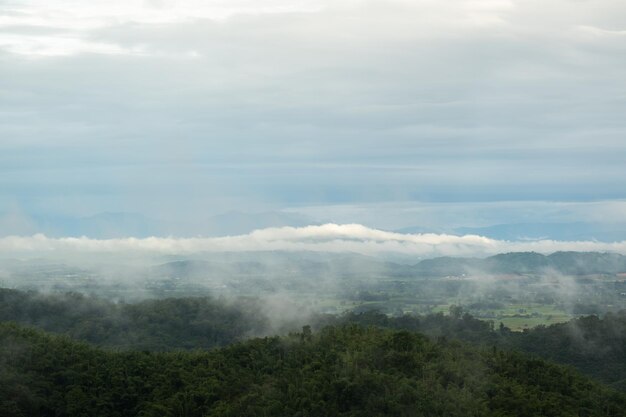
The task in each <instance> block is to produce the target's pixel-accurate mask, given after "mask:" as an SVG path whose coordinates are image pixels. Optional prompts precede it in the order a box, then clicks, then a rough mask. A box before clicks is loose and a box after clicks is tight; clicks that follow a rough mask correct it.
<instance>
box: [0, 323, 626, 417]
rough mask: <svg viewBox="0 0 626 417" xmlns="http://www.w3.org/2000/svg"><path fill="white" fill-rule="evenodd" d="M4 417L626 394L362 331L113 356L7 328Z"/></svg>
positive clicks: (483, 407)
mask: <svg viewBox="0 0 626 417" xmlns="http://www.w3.org/2000/svg"><path fill="white" fill-rule="evenodd" d="M0 349H1V350H2V351H1V352H0V361H1V362H0V366H1V369H2V372H0V415H2V416H7V417H12V416H35V415H37V416H58V417H62V416H93V417H95V416H103V417H104V416H106V417H116V416H155V417H156V416H158V417H163V416H188V417H194V416H233V417H235V416H237V417H243V416H302V417H304V416H311V417H313V416H315V417H317V416H329V417H331V416H354V417H356V416H446V417H454V416H459V417H467V416H485V417H488V416H513V415H515V416H519V417H524V416H529V417H530V416H546V417H549V416H588V417H592V416H607V417H609V416H615V417H618V416H619V417H623V415H624V410H625V409H626V397H625V396H624V395H623V394H619V393H617V392H616V391H612V390H610V389H608V388H605V387H603V386H601V385H600V384H598V383H595V382H592V381H591V380H589V379H587V378H585V377H583V376H581V375H579V374H577V373H576V372H574V371H573V370H570V369H568V368H563V367H560V366H557V365H552V364H549V363H546V362H543V361H542V360H538V359H530V358H527V357H525V356H523V355H521V354H516V353H509V352H504V351H500V350H496V349H486V350H477V349H475V348H470V347H468V346H465V345H463V344H460V343H456V342H452V343H451V342H446V341H439V342H432V341H430V340H429V339H427V338H426V337H424V336H421V335H420V334H416V333H412V332H407V331H394V330H384V329H378V328H375V327H369V328H364V327H361V326H355V325H345V326H339V327H332V326H331V327H327V328H325V329H324V330H322V331H320V332H319V333H313V334H312V333H311V332H310V330H309V329H308V328H304V329H303V332H302V333H299V334H292V335H290V336H288V337H283V338H279V337H272V338H265V339H253V340H249V341H246V342H242V343H238V344H235V345H232V346H229V347H226V348H221V349H219V350H213V351H195V352H171V353H149V352H140V351H133V352H111V351H102V350H99V349H97V348H92V347H89V346H88V345H85V344H82V343H79V342H75V341H72V340H70V339H66V338H63V337H59V336H50V335H47V334H44V333H42V332H41V331H36V330H32V329H25V328H21V327H19V326H17V325H14V324H0Z"/></svg>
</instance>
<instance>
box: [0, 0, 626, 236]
mask: <svg viewBox="0 0 626 417" xmlns="http://www.w3.org/2000/svg"><path fill="white" fill-rule="evenodd" d="M625 22H626V3H625V2H624V1H623V0H551V1H549V2H546V1H539V0H445V1H444V0H411V1H408V0H393V1H390V0H372V1H365V0H333V1H330V0H328V1H326V0H323V1H320V0H300V1H299V0H255V1H245V0H240V1H239V0H227V1H226V0H224V1H211V0H206V1H195V0H188V1H184V0H178V1H174V0H151V1H133V0H124V1H122V0H111V1H107V2H100V3H98V4H96V3H94V2H85V1H69V0H68V1H61V0H47V1H43V0H19V1H18V0H15V1H6V0H0V227H3V225H4V227H12V225H15V224H17V223H19V219H24V218H27V217H28V216H75V217H81V216H91V215H94V214H97V213H102V212H131V213H140V214H142V215H145V216H149V217H152V218H159V219H167V220H176V219H181V218H184V219H185V220H188V221H198V222H199V221H202V219H204V218H206V216H209V215H215V214H219V213H222V212H226V211H230V210H239V211H244V212H261V211H268V210H278V211H286V212H299V213H304V214H307V215H310V216H312V217H314V218H315V219H318V220H320V221H328V222H336V223H363V224H365V225H367V226H369V227H376V228H385V229H395V228H402V227H408V226H423V227H425V228H431V229H437V230H438V229H446V225H447V226H450V225H452V224H454V225H455V226H458V227H460V226H485V225H490V224H498V223H511V222H513V223H514V222H524V221H536V222H542V221H544V222H558V221H563V222H574V221H593V222H609V223H610V222H622V223H626V186H625V179H626V163H625V162H626V117H624V115H625V114H626V23H625ZM2 216H4V217H2ZM16 219H17V220H16ZM448 229H449V227H448ZM15 230H19V228H17V229H15ZM29 230H30V229H29ZM0 234H1V233H0Z"/></svg>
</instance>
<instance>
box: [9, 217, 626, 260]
mask: <svg viewBox="0 0 626 417" xmlns="http://www.w3.org/2000/svg"><path fill="white" fill-rule="evenodd" d="M0 251H2V253H3V254H4V256H11V255H16V256H17V255H19V254H21V255H25V254H34V255H46V256H64V255H72V254H74V255H80V254H94V253H96V254H97V253H106V254H115V253H120V254H124V255H126V256H127V255H129V254H132V253H137V254H144V255H150V254H154V255H163V254H186V255H189V254H194V253H202V252H241V251H319V252H353V253H360V254H366V255H372V256H382V255H389V254H402V255H413V256H415V257H417V258H427V257H435V256H487V255H492V254H496V253H502V252H518V251H536V252H540V253H552V252H555V251H601V252H605V251H609V252H616V253H622V254H626V241H624V242H615V243H602V242H592V241H586V242H560V241H553V240H541V241H533V242H509V241H498V240H494V239H489V238H486V237H482V236H475V235H467V236H454V235H446V234H402V233H392V232H386V231H382V230H377V229H371V228H367V227H365V226H362V225H359V224H343V225H338V224H325V225H321V226H307V227H299V228H297V227H281V228H268V229H262V230H257V231H254V232H252V233H249V234H246V235H239V236H229V237H220V238H157V237H151V238H145V239H137V238H124V239H106V240H97V239H90V238H86V237H81V238H48V237H46V236H44V235H34V236H31V237H18V236H10V237H5V238H1V239H0Z"/></svg>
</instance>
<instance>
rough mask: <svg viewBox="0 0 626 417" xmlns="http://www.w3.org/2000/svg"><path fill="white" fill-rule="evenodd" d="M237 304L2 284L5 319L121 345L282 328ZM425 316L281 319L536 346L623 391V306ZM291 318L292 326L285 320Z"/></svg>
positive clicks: (190, 343)
mask: <svg viewBox="0 0 626 417" xmlns="http://www.w3.org/2000/svg"><path fill="white" fill-rule="evenodd" d="M238 301H239V302H238V303H236V304H235V303H230V302H226V301H220V300H215V299H212V298H208V297H201V298H200V297H192V298H172V299H164V300H150V301H144V302H140V303H136V304H123V303H120V304H117V303H112V302H109V301H105V300H101V299H97V298H93V297H87V296H84V295H80V294H71V293H70V294H48V295H43V294H38V293H32V292H21V291H16V290H7V289H0V321H13V322H17V323H20V324H22V325H29V326H36V327H38V328H41V329H44V330H47V331H50V332H54V333H58V334H62V335H66V336H69V337H72V338H74V339H78V340H82V341H86V342H90V343H92V344H95V345H98V346H101V347H106V348H116V349H126V350H148V351H167V350H173V349H186V350H192V349H208V348H215V347H219V346H225V345H228V344H231V343H234V342H236V341H240V340H243V339H246V338H249V337H251V336H254V335H268V334H275V333H276V332H279V327H277V325H276V323H271V321H270V320H269V319H268V318H267V316H265V315H264V314H263V312H262V309H261V304H260V302H259V301H258V300H251V299H239V300H238ZM453 310H454V311H452V314H450V315H443V314H431V315H427V316H413V315H404V316H400V317H388V316H387V315H385V314H382V313H380V312H376V311H366V312H362V313H359V314H357V313H353V312H348V313H346V314H344V315H341V316H330V315H322V316H312V317H309V318H308V320H307V322H306V323H303V322H299V323H298V320H294V321H292V322H290V321H289V318H287V319H284V321H283V323H282V324H283V325H284V326H285V327H283V331H284V329H291V330H293V329H297V328H298V327H296V326H302V325H303V324H307V323H309V324H311V325H313V326H314V327H316V328H323V327H324V326H327V325H334V326H337V325H345V324H358V325H361V326H364V327H367V326H377V327H381V328H387V329H395V330H409V331H412V332H419V333H423V334H425V335H427V336H428V337H430V338H431V339H432V340H438V339H441V338H446V339H448V340H454V339H458V340H463V341H466V342H471V343H473V344H475V345H478V346H485V347H492V346H498V347H499V348H501V349H509V350H511V349H516V350H521V351H524V352H528V353H532V354H535V355H538V356H541V357H542V358H545V359H549V360H552V361H555V362H558V363H562V364H566V365H571V366H574V367H576V368H578V369H579V370H580V371H581V372H583V373H585V374H587V375H589V376H592V377H594V378H596V379H598V380H599V381H602V382H604V383H607V384H610V385H612V386H613V387H615V388H618V389H620V390H623V391H626V311H623V312H619V313H609V314H607V315H605V316H604V317H602V318H598V317H596V316H588V317H581V318H579V319H575V320H572V321H570V322H568V323H562V324H555V325H552V326H548V327H545V326H539V327H537V328H534V329H531V330H528V331H525V332H511V331H509V330H508V329H506V328H499V327H498V326H497V325H496V326H494V325H493V324H492V323H490V322H487V321H483V320H478V319H476V318H474V317H472V316H471V315H470V314H466V313H463V312H462V309H461V308H460V307H456V308H454V309H453ZM287 323H289V325H287Z"/></svg>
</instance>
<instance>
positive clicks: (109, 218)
mask: <svg viewBox="0 0 626 417" xmlns="http://www.w3.org/2000/svg"><path fill="white" fill-rule="evenodd" d="M315 224H320V223H319V222H316V221H315V220H314V219H312V218H310V217H307V216H304V215H302V214H299V213H291V212H280V211H267V212H261V213H245V212H240V211H230V212H227V213H222V214H218V215H215V216H210V217H208V218H206V219H204V220H202V221H194V222H190V221H186V220H176V221H171V220H162V219H155V218H151V217H148V216H144V215H142V214H139V213H127V212H104V213H97V214H94V215H92V216H87V217H72V216H52V215H42V216H29V215H27V214H25V213H9V214H7V215H3V216H2V217H0V237H1V236H9V235H33V234H35V233H43V234H45V235H47V236H50V237H67V236H74V237H78V236H87V237H90V238H93V239H114V238H125V237H136V238H145V237H150V236H176V237H196V236H207V237H215V236H228V235H231V236H232V235H241V234H246V233H250V232H252V231H254V230H257V229H265V228H268V227H284V226H291V227H302V226H308V225H315Z"/></svg>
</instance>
